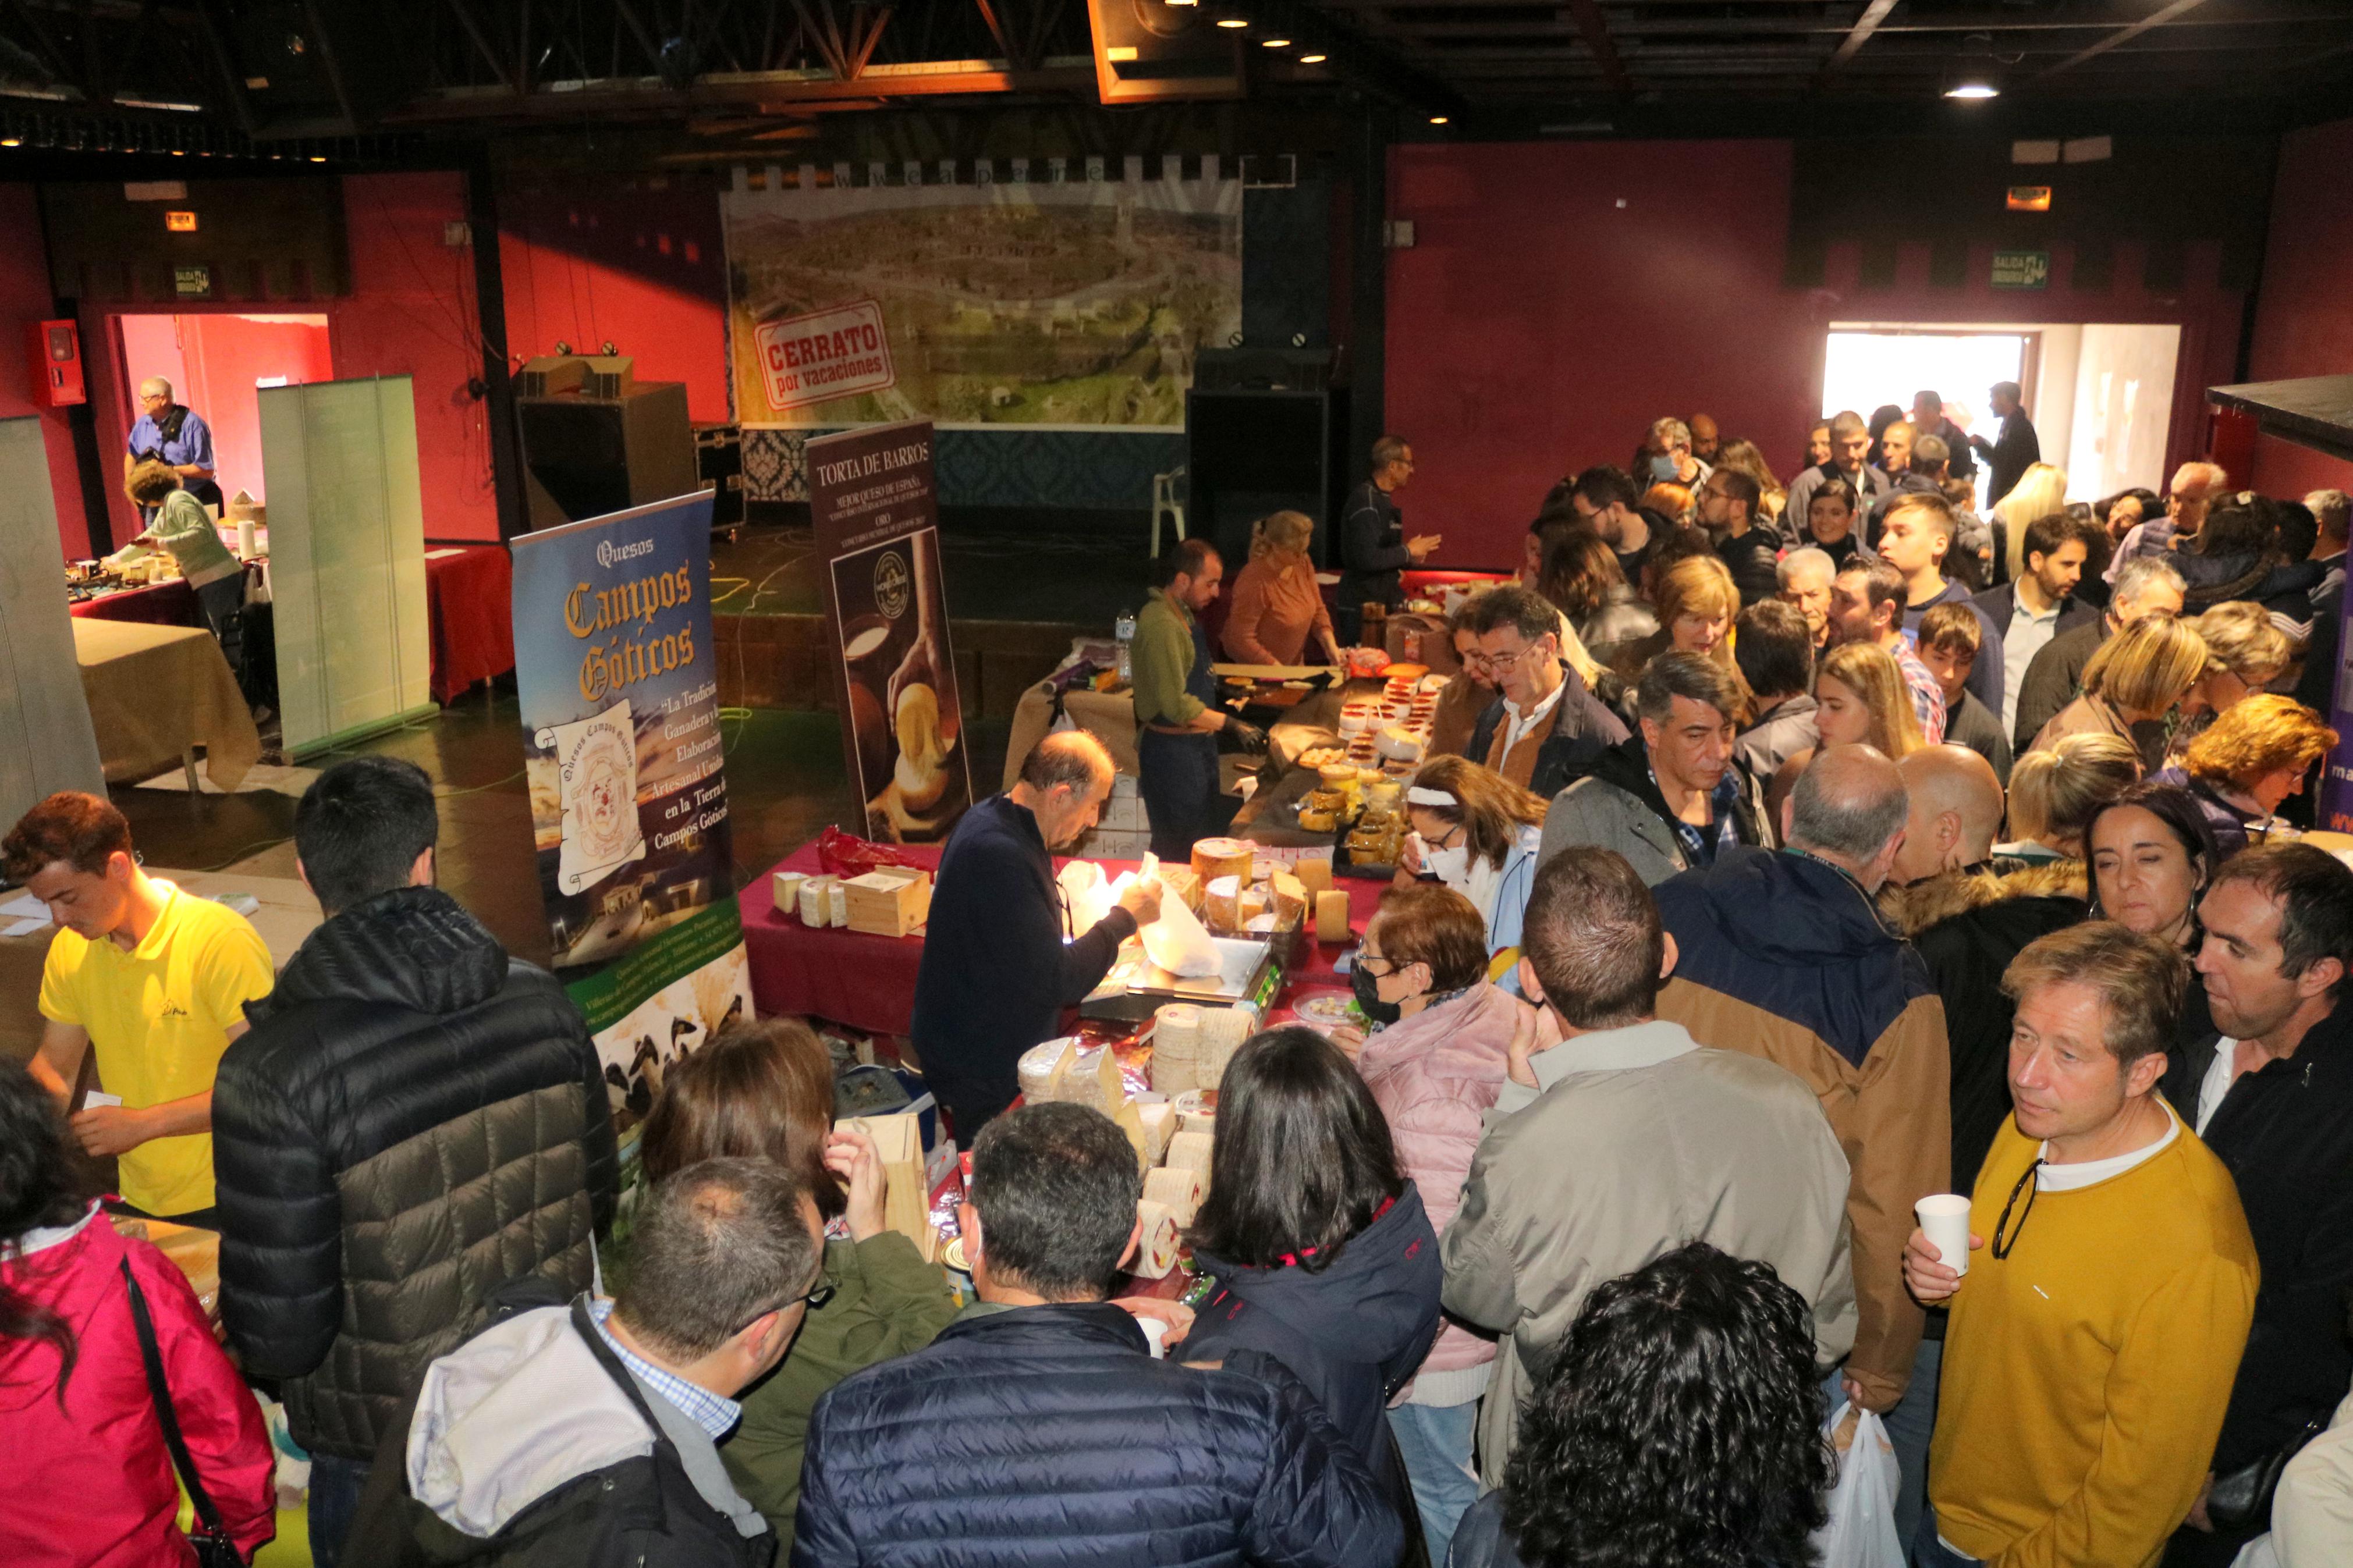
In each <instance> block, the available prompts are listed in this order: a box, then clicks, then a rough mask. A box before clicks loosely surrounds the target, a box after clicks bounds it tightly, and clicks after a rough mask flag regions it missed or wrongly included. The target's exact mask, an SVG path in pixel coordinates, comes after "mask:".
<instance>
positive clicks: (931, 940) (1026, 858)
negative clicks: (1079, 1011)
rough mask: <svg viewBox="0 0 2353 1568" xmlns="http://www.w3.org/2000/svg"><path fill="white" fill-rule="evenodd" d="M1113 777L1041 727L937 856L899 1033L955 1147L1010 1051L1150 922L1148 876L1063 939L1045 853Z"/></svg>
mask: <svg viewBox="0 0 2353 1568" xmlns="http://www.w3.org/2000/svg"><path fill="white" fill-rule="evenodd" d="M1112 777H1113V768H1112V760H1111V753H1110V752H1106V751H1104V750H1103V742H1101V741H1098V740H1096V739H1095V738H1094V737H1093V736H1092V735H1090V734H1088V733H1086V732H1085V731H1082V730H1068V731H1062V732H1061V733H1060V734H1054V735H1049V736H1047V737H1046V738H1045V739H1044V740H1042V741H1040V742H1038V744H1037V745H1036V746H1035V747H1033V748H1032V749H1031V750H1030V752H1029V755H1028V756H1027V757H1025V758H1023V759H1022V763H1021V775H1020V777H1019V778H1018V780H1016V781H1015V783H1014V785H1013V787H1012V788H1011V789H1009V790H1007V791H1006V792H1005V793H1004V794H1003V795H991V796H989V797H988V798H987V800H984V801H982V802H981V803H980V804H979V805H976V806H974V807H973V808H972V809H971V810H970V811H968V812H966V813H965V815H964V818H963V820H962V821H960V822H958V823H957V824H956V826H955V832H954V833H952V834H950V835H949V836H948V843H947V848H946V849H945V850H944V851H943V852H942V853H941V856H940V870H939V879H938V883H937V886H936V888H935V889H934V892H933V894H932V910H931V917H930V921H929V927H928V929H927V931H926V932H925V934H924V939H923V961H922V964H921V967H919V968H918V969H917V970H916V972H915V1008H914V1022H913V1026H911V1028H910V1031H909V1036H910V1038H911V1039H912V1040H913V1044H914V1047H915V1054H916V1057H917V1058H918V1059H919V1060H920V1061H921V1062H922V1063H923V1075H924V1078H925V1079H926V1080H927V1081H928V1082H929V1083H930V1085H931V1088H932V1091H933V1092H934V1093H935V1094H937V1095H938V1096H939V1098H940V1103H941V1104H942V1105H944V1106H945V1107H946V1108H947V1111H948V1120H949V1121H951V1122H952V1123H953V1124H954V1126H955V1135H956V1137H957V1138H958V1139H960V1140H961V1141H962V1142H964V1144H965V1147H967V1148H969V1147H971V1144H972V1141H973V1140H974V1139H975V1138H976V1137H978V1136H979V1135H980V1129H981V1125H982V1124H983V1123H984V1122H986V1121H988V1120H989V1119H990V1118H991V1117H993V1116H995V1115H997V1112H999V1111H1001V1110H1004V1109H1005V1108H1006V1107H1007V1106H1008V1105H1009V1104H1011V1103H1012V1101H1013V1097H1014V1095H1015V1094H1017V1093H1018V1092H1019V1089H1020V1082H1019V1075H1018V1072H1017V1071H1016V1068H1017V1066H1018V1063H1019V1062H1020V1060H1021V1053H1022V1052H1024V1051H1026V1050H1028V1049H1029V1047H1032V1046H1034V1045H1037V1044H1039V1042H1041V1041H1044V1040H1048V1039H1050V1038H1052V1037H1053V1036H1054V1034H1055V1033H1056V1031H1057V1028H1058V1026H1059V1025H1060V1021H1061V1016H1062V1009H1063V1008H1065V1007H1071V1006H1076V1005H1078V1003H1079V1002H1080V1001H1081V1000H1082V999H1083V998H1084V997H1085V995H1086V994H1087V993H1088V992H1090V991H1092V990H1093V989H1094V988H1095V986H1096V985H1097V984H1100V983H1101V982H1102V980H1103V976H1104V975H1105V974H1108V973H1111V966H1112V963H1113V961H1114V960H1115V959H1117V958H1118V956H1119V944H1120V943H1121V942H1124V941H1125V940H1126V939H1127V938H1129V937H1131V936H1134V934H1135V932H1136V931H1137V928H1139V927H1141V926H1145V925H1149V924H1151V923H1152V921H1155V920H1156V919H1158V918H1159V914H1160V884H1159V882H1158V881H1157V880H1156V879H1155V880H1153V881H1149V882H1145V881H1138V882H1136V883H1135V884H1134V885H1133V886H1131V887H1130V888H1129V889H1128V890H1127V893H1126V895H1125V896H1124V897H1123V898H1122V899H1121V900H1119V904H1118V906H1117V907H1116V908H1114V909H1113V910H1112V911H1111V912H1110V913H1109V914H1107V915H1105V916H1104V917H1103V919H1102V920H1100V921H1096V922H1095V923H1094V924H1093V925H1092V926H1091V927H1089V928H1088V929H1087V930H1085V931H1071V932H1070V933H1069V937H1070V940H1068V941H1065V940H1063V938H1064V929H1063V928H1064V925H1065V923H1066V921H1065V918H1064V915H1063V912H1062V901H1061V898H1060V889H1057V888H1056V887H1055V885H1054V857H1053V851H1054V850H1056V849H1058V848H1063V847H1068V846H1069V845H1071V843H1073V842H1074V841H1076V840H1077V839H1078V837H1080V836H1081V835H1082V834H1083V833H1085V832H1086V830H1087V829H1088V828H1090V827H1092V826H1094V825H1095V818H1096V817H1097V816H1099V815H1100V814H1101V812H1102V810H1103V801H1104V799H1105V798H1106V797H1107V796H1109V795H1110V794H1111V783H1112Z"/></svg>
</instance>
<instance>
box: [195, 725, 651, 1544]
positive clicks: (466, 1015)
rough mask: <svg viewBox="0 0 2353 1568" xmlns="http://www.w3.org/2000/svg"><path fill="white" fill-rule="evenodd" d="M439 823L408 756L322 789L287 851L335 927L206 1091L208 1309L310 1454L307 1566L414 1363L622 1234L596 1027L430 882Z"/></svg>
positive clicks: (313, 943) (337, 1533) (342, 1514)
mask: <svg viewBox="0 0 2353 1568" xmlns="http://www.w3.org/2000/svg"><path fill="white" fill-rule="evenodd" d="M439 829H440V823H439V818H438V813H437V811H436V809H435V807H434V804H433V785H432V782H431V781H430V780H429V779H427V777H426V775H425V773H424V772H423V770H421V769H419V768H417V766H416V765H415V764H413V763H404V762H399V761H396V760H395V759H393V758H389V757H358V758H353V759H352V760H351V761H349V762H344V763H337V764H336V765H335V766H333V767H332V768H330V769H328V770H327V771H326V772H325V773H322V774H321V775H320V776H319V779H318V782H317V783H315V784H312V785H311V788H310V789H309V790H308V791H307V792H306V793H305V794H304V795H303V796H302V802H301V805H300V806H298V807H297V808H296V809H295V815H294V847H295V853H296V855H297V857H298V858H299V863H300V865H301V872H302V876H303V879H304V881H305V882H306V883H308V885H309V886H310V888H311V891H312V892H313V893H314V894H316V895H317V897H318V900H319V905H320V908H321V909H322V910H324V911H325V912H326V915H327V921H326V923H325V924H324V925H322V926H321V927H320V928H319V929H318V930H317V931H313V932H311V936H310V938H309V940H307V941H305V942H303V943H302V945H301V948H300V949H299V950H298V951H297V952H295V954H294V957H293V958H292V960H291V961H290V962H289V963H288V964H287V965H286V970H285V973H283V974H281V975H280V977H279V981H278V989H277V991H276V993H275V994H273V995H271V996H270V997H269V999H268V1000H267V1001H266V1002H256V1003H252V1004H249V1005H248V1008H247V1011H246V1016H247V1018H248V1021H249V1022H250V1023H251V1025H252V1028H251V1030H250V1031H249V1032H248V1034H246V1035H245V1036H244V1037H242V1038H240V1039H238V1040H237V1042H236V1043H235V1044H233V1045H232V1046H231V1047H230V1048H229V1051H228V1053H227V1055H226V1056H224V1057H223V1058H221V1066H220V1078H219V1080H218V1082H217V1083H216V1086H215V1088H214V1090H213V1138H214V1165H215V1172H216V1187H217V1191H218V1202H219V1205H220V1214H221V1228H222V1237H221V1253H220V1268H221V1317H222V1321H223V1323H224V1325H225V1326H226V1327H227V1331H228V1342H229V1345H230V1348H231V1349H233V1350H235V1351H236V1352H237V1355H238V1357H239V1359H240V1360H241V1362H242V1363H243V1365H244V1369H245V1371H246V1373H248V1375H252V1376H258V1377H265V1378H276V1379H279V1380H280V1392H281V1394H282V1396H283V1398H284V1400H285V1402H286V1415H287V1423H288V1426H290V1428H291V1430H292V1433H293V1436H294V1440H295V1441H296V1442H297V1443H299V1444H301V1446H302V1447H305V1448H307V1449H309V1450H310V1452H311V1458H312V1462H313V1463H312V1470H311V1558H312V1561H313V1562H315V1563H319V1564H320V1565H321V1568H334V1564H335V1563H336V1561H337V1553H338V1551H339V1549H340V1548H341V1546H342V1544H343V1532H344V1530H345V1528H346V1526H347V1525H348V1523H349V1521H350V1519H351V1516H352V1510H353V1508H354V1507H356V1505H357V1500H358V1497H359V1489H360V1486H361V1484H362V1482H363V1481H364V1479H365V1476H366V1473H367V1464H368V1460H369V1458H370V1457H371V1456H373V1455H374V1454H375V1450H376V1445H377V1443H378V1442H379V1440H380V1439H381V1438H382V1437H383V1436H384V1431H385V1426H386V1424H387V1422H388V1421H389V1420H390V1419H391V1418H392V1416H393V1415H394V1414H395V1412H396V1410H397V1408H398V1406H399V1405H400V1402H401V1401H402V1399H404V1398H405V1397H406V1395H407V1394H409V1392H410V1391H411V1390H412V1389H414V1388H415V1386H416V1383H417V1375H418V1373H421V1372H423V1371H424V1369H425V1364H426V1363H427V1362H429V1361H431V1360H432V1359H433V1358H434V1357H435V1356H437V1355H439V1354H441V1353H442V1352H445V1351H448V1350H449V1349H450V1348H452V1347H453V1346H455V1345H456V1344H457V1343H458V1342H459V1340H460V1339H462V1338H463V1337H464V1336H465V1335H466V1334H467V1333H468V1332H470V1331H471V1330H472V1329H473V1328H474V1327H476V1326H477V1324H478V1323H479V1321H480V1312H481V1310H482V1304H483V1302H484V1301H485V1300H487V1299H488V1298H489V1297H490V1296H491V1293H492V1292H494V1291H496V1290H497V1289H499V1288H500V1287H501V1286H502V1285H505V1284H507V1283H508V1282H509V1281H511V1280H513V1279H522V1278H524V1277H526V1276H532V1275H538V1276H542V1277H543V1278H545V1279H548V1280H550V1281H552V1282H553V1283H554V1284H555V1285H556V1286H557V1287H558V1288H559V1289H562V1290H563V1291H565V1293H567V1294H569V1293H572V1292H576V1291H579V1290H584V1289H587V1287H588V1283H589V1279H590V1278H591V1276H592V1273H593V1271H594V1267H595V1260H594V1258H593V1255H592V1252H591V1246H592V1241H591V1236H592V1232H593V1233H602V1232H604V1231H605V1230H607V1228H608V1227H609V1226H610V1225H611V1223H612V1215H613V1203H614V1197H615V1193H616V1189H617V1175H616V1163H615V1156H614V1142H613V1123H612V1118H611V1113H610V1111H609V1110H607V1100H606V1094H605V1084H604V1079H603V1077H602V1074H601V1072H600V1070H599V1068H598V1064H597V1060H596V1047H594V1046H593V1045H592V1044H591V1043H590V1041H589V1038H588V1027H587V1025H586V1023H585V1022H584V1021H583V1020H582V1018H581V1016H580V1013H579V1010H578V1009H577V1008H576V1007H575V1006H574V1005H572V1002H571V999H570V998H569V997H567V996H566V995H565V994H564V988H563V987H562V986H561V985H559V984H556V982H555V979H554V976H553V975H550V974H548V973H546V972H545V971H543V970H540V969H536V968H534V967H533V966H532V965H530V964H528V963H522V961H520V960H517V959H510V958H509V957H508V956H507V954H506V951H505V949H503V948H501V946H500V945H499V942H498V939H497V938H496V937H493V936H492V935H491V933H490V932H489V931H486V930H484V929H483V928H482V926H481V924H480V921H476V920H475V919H474V918H473V917H472V916H471V915H470V914H468V913H467V912H466V911H465V910H463V909H460V908H459V905H458V903H457V901H456V900H453V899H451V898H450V897H449V896H448V894H446V893H443V892H441V891H439V890H438V889H435V888H434V887H433V886H432V881H433V846H434V841H435V839H436V838H437V837H438V835H439Z"/></svg>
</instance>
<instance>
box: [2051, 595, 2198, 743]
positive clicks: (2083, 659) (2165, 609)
mask: <svg viewBox="0 0 2353 1568" xmlns="http://www.w3.org/2000/svg"><path fill="white" fill-rule="evenodd" d="M2186 592H2187V590H2186V589H2185V587H2184V586H2183V584H2182V581H2181V574H2180V573H2179V572H2178V571H2176V570H2175V569H2174V566H2173V563H2171V562H2169V561H2167V560H2165V559H2163V558H2162V557H2158V556H2144V557H2143V558H2142V559H2140V560H2138V561H2128V562H2126V563H2125V568H2124V570H2123V571H2121V572H2119V573H2117V574H2116V588H2115V591H2114V592H2112V593H2111V594H2110V595H2108V607H2107V610H2106V612H2105V614H2103V615H2102V616H2099V618H2098V619H2096V620H2091V621H2086V622H2084V624H2083V625H2081V626H2074V627H2071V628H2070V629H2068V630H2066V631H2063V632H2061V633H2060V634H2059V635H2058V636H2057V637H2052V639H2051V640H2050V641H2049V642H2047V643H2045V644H2043V645H2042V652H2041V653H2038V654H2036V655H2035V656H2034V658H2033V660H2032V662H2031V663H2029V664H2028V665H2027V667H2026V679H2023V680H2021V681H2020V682H2019V685H2018V701H2017V709H2016V720H2015V722H2014V723H2013V724H2012V726H2011V729H2010V736H2011V741H2012V744H2013V747H2014V748H2015V750H2016V752H2017V754H2018V755H2020V756H2021V757H2022V756H2024V755H2025V754H2026V753H2027V752H2028V751H2029V750H2030V749H2031V747H2032V746H2033V744H2034V737H2035V736H2037V735H2039V734H2041V733H2042V726H2043V725H2045V724H2048V723H2049V722H2051V721H2052V719H2053V718H2055V717H2056V716H2057V715H2058V712H2059V710H2061V709H2062V708H2064V707H2066V706H2067V704H2069V703H2070V702H2073V700H2075V699H2076V698H2078V697H2080V696H2082V695H2083V694H2084V666H2085V665H2088V664H2090V663H2091V662H2092V656H2093V655H2094V654H2095V653H2097V652H2099V651H2100V645H2101V644H2102V643H2104V642H2105V641H2107V640H2108V639H2109V638H2110V637H2114V636H2116V634H2117V633H2118V632H2120V631H2123V630H2124V629H2125V628H2126V627H2127V626H2137V625H2138V624H2139V623H2140V622H2142V621H2144V620H2146V619H2147V618H2148V617H2149V616H2178V615H2179V614H2180V613H2181V605H2182V595H2184V594H2185V593H2186Z"/></svg>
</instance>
